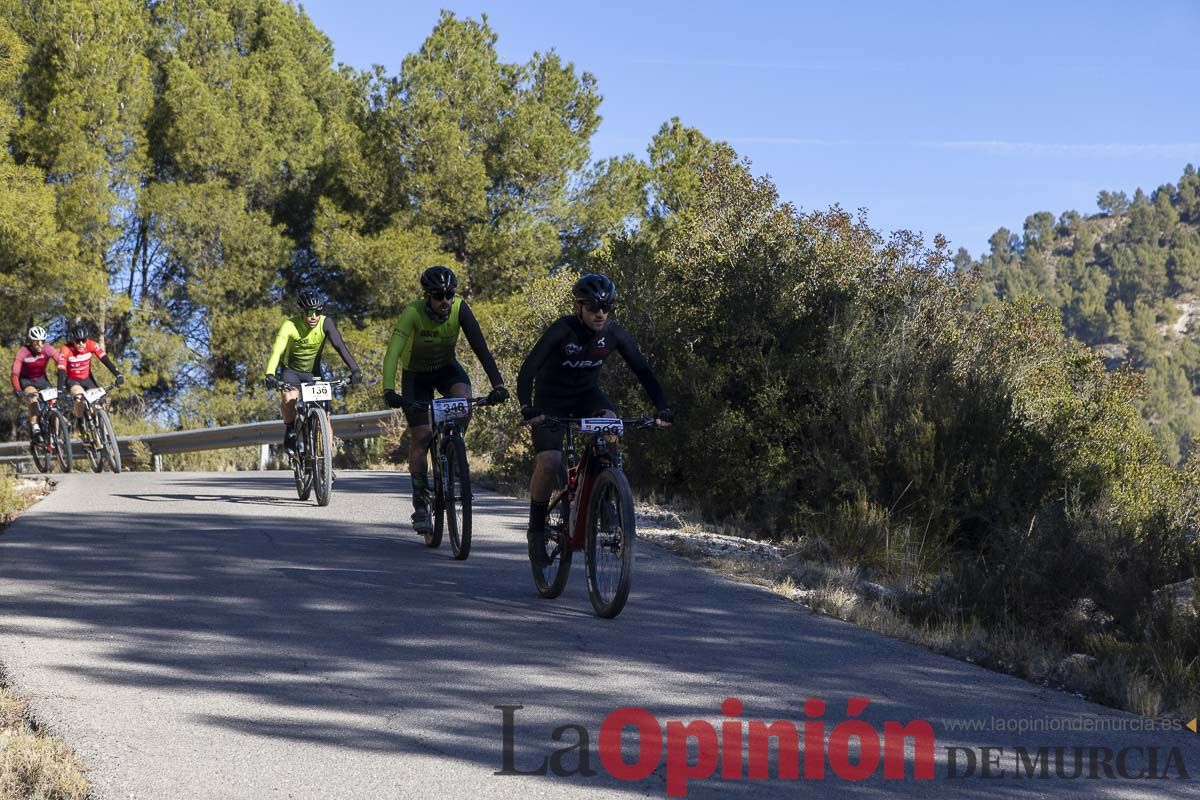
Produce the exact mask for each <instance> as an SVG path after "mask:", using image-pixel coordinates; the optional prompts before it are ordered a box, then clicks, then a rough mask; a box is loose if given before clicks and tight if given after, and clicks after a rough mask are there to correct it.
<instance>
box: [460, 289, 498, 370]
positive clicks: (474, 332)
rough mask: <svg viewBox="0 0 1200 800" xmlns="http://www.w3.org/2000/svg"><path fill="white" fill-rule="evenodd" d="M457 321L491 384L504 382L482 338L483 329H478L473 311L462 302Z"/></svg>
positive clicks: (477, 322) (477, 321)
mask: <svg viewBox="0 0 1200 800" xmlns="http://www.w3.org/2000/svg"><path fill="white" fill-rule="evenodd" d="M458 322H459V325H461V326H462V332H463V335H464V336H466V337H467V344H469V345H470V346H471V352H473V353H474V354H475V357H476V358H477V359H479V365H480V366H482V367H483V371H484V372H486V373H487V376H488V380H489V381H491V382H492V386H499V385H501V384H502V383H504V377H503V376H501V374H500V369H499V368H498V367H497V366H496V359H495V358H493V357H492V351H491V350H488V346H487V341H486V340H485V339H484V338H483V331H482V330H480V329H479V320H477V319H475V314H474V312H472V311H471V308H470V306H468V305H467V304H466V303H463V304H462V307H461V308H460V309H459V312H458Z"/></svg>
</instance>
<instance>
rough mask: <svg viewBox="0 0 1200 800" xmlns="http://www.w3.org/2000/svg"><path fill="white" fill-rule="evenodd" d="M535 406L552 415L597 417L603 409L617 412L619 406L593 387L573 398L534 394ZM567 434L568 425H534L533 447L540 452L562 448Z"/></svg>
mask: <svg viewBox="0 0 1200 800" xmlns="http://www.w3.org/2000/svg"><path fill="white" fill-rule="evenodd" d="M533 406H534V408H537V409H539V410H540V411H541V412H542V413H543V414H549V415H550V416H552V417H573V418H579V417H595V416H598V415H599V412H601V411H612V412H614V413H615V412H616V410H617V406H616V404H615V403H613V401H612V400H609V399H608V395H606V394H605V393H604V392H603V391H601V390H600V389H598V388H597V389H591V390H589V391H587V392H584V393H583V394H580V395H577V396H576V397H574V398H573V399H571V400H564V399H561V398H556V397H542V396H540V395H538V394H534V397H533ZM566 435H567V427H566V426H565V425H561V424H558V423H553V422H543V423H541V424H539V425H535V426H534V427H533V449H534V450H536V451H537V452H539V453H544V452H546V451H548V450H562V449H563V439H564V437H566Z"/></svg>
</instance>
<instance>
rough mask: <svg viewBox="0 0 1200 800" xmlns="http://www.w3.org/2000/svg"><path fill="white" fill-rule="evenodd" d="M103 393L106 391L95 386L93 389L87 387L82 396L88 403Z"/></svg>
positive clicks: (94, 400)
mask: <svg viewBox="0 0 1200 800" xmlns="http://www.w3.org/2000/svg"><path fill="white" fill-rule="evenodd" d="M105 394H107V392H105V391H104V390H103V389H101V388H100V387H99V386H97V387H96V388H95V389H88V390H87V391H85V392H84V393H83V396H84V398H85V399H86V400H87V401H88V402H89V403H94V402H96V401H97V400H99V399H100V398H101V397H104V395H105Z"/></svg>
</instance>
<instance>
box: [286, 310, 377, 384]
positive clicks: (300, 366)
mask: <svg viewBox="0 0 1200 800" xmlns="http://www.w3.org/2000/svg"><path fill="white" fill-rule="evenodd" d="M326 342H329V344H330V345H332V346H333V349H334V350H336V351H337V354H338V355H339V356H341V357H342V361H345V362H346V366H347V367H349V368H350V371H351V372H357V371H358V364H357V363H356V362H355V361H354V356H352V355H350V351H349V349H347V348H346V345H345V343H344V342H342V335H341V333H339V332H338V329H337V325H336V324H334V321H333V320H332V319H331V318H329V317H326V316H322V317H321V319H320V321H319V322H318V323H317V326H316V327H315V328H311V329H310V328H309V327H308V323H307V322H305V321H304V317H302V316H300V317H292V318H291V319H286V320H284V321H283V324H282V325H280V326H279V332H278V333H276V334H275V344H274V346H273V347H272V348H271V357H270V358H269V359H268V360H267V374H268V375H274V374H275V370H276V369H278V368H279V367H285V368H287V369H291V370H295V371H296V372H308V373H311V374H314V375H316V374H319V371H320V368H321V351H322V350H324V349H325V343H326Z"/></svg>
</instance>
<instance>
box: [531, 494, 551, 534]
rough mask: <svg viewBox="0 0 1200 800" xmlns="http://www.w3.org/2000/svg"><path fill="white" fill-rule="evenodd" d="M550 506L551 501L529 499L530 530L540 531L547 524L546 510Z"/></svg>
mask: <svg viewBox="0 0 1200 800" xmlns="http://www.w3.org/2000/svg"><path fill="white" fill-rule="evenodd" d="M549 508H550V504H549V503H540V502H538V501H537V500H530V501H529V530H531V531H538V530H541V529H542V528H544V527H545V526H546V511H547V510H548V509H549Z"/></svg>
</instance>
